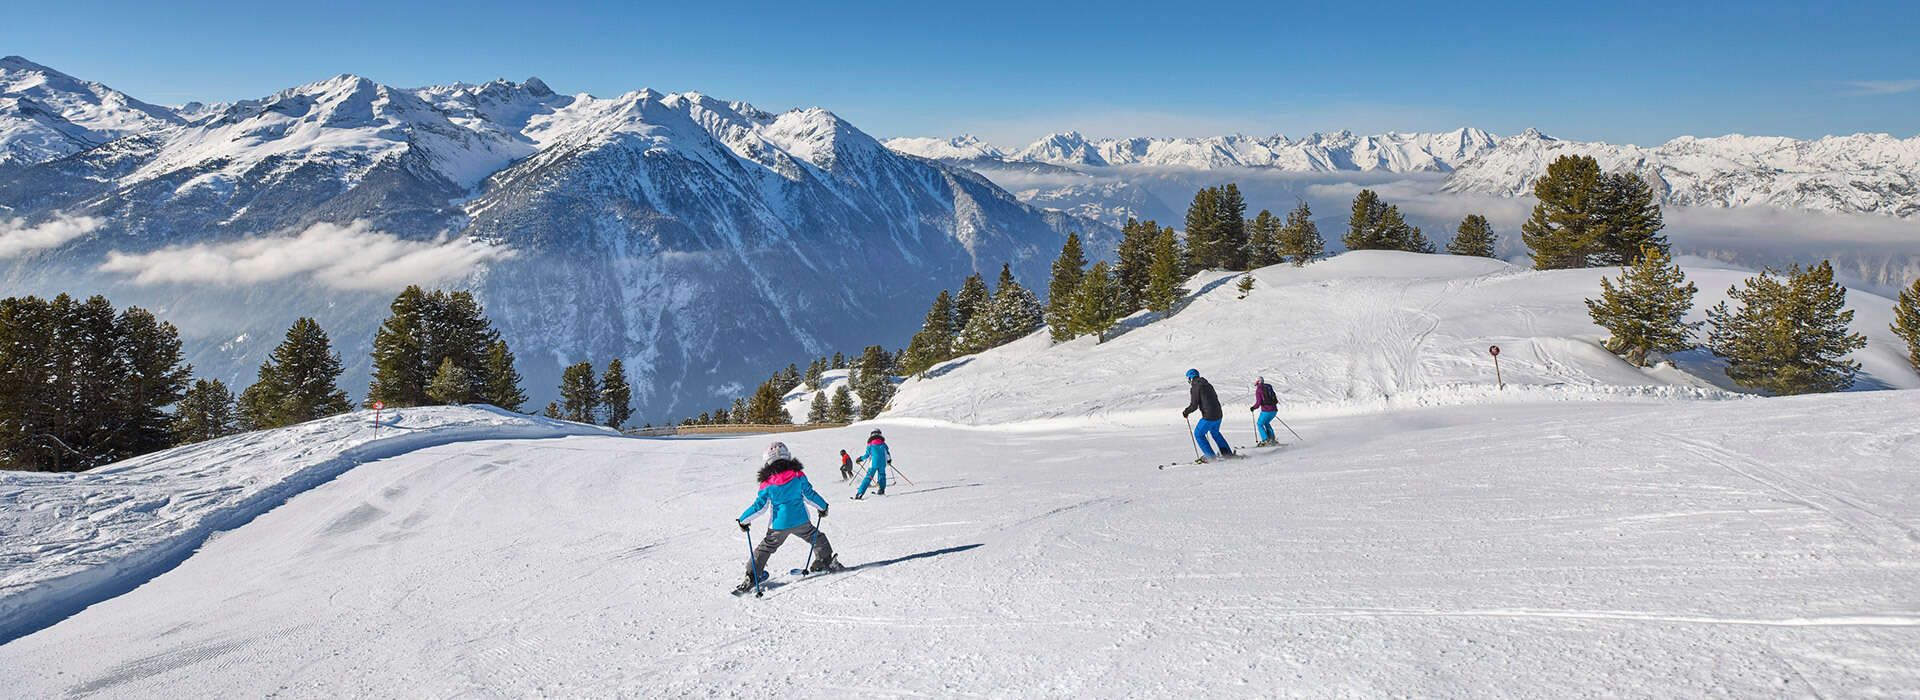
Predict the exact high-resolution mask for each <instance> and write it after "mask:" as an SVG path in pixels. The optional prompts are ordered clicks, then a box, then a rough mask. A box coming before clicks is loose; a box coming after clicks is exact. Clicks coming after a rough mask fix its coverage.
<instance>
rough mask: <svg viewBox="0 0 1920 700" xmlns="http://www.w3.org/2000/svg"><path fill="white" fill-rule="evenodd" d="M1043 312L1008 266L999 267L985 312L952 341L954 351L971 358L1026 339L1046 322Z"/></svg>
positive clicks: (969, 323) (1029, 291)
mask: <svg viewBox="0 0 1920 700" xmlns="http://www.w3.org/2000/svg"><path fill="white" fill-rule="evenodd" d="M1043 316H1044V310H1043V309H1042V308H1041V306H1040V300H1039V299H1037V298H1035V297H1034V296H1033V292H1032V291H1031V290H1029V289H1027V288H1026V287H1023V286H1021V285H1020V283H1019V282H1018V281H1016V280H1015V279H1014V278H1013V270H1012V268H1011V267H1010V266H1008V265H1004V264H1003V265H1001V266H1000V281H999V285H998V287H996V288H995V289H994V292H993V301H992V303H991V304H989V305H988V307H987V312H986V313H984V314H980V315H976V316H974V318H973V320H972V321H970V322H968V323H967V326H966V327H965V328H962V329H960V335H959V336H958V337H956V338H955V339H954V343H953V346H954V352H956V353H958V354H961V355H971V354H974V353H977V352H981V351H984V350H987V349H989V348H995V347H999V346H1001V345H1005V344H1007V343H1010V342H1013V341H1015V340H1018V339H1020V338H1024V337H1026V335H1027V334H1028V333H1032V332H1033V331H1034V330H1035V329H1037V328H1039V327H1040V326H1041V325H1043V324H1044V323H1045V321H1044V320H1043Z"/></svg>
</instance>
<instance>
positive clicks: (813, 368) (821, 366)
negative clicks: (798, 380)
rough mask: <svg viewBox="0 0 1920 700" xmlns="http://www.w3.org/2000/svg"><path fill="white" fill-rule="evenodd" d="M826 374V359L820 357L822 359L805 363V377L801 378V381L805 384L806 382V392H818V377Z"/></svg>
mask: <svg viewBox="0 0 1920 700" xmlns="http://www.w3.org/2000/svg"><path fill="white" fill-rule="evenodd" d="M826 372H827V359H826V358H824V357H822V358H817V359H815V360H814V361H812V362H808V363H807V375H806V376H805V377H803V378H802V379H803V381H805V382H806V385H807V390H809V391H819V390H820V375H822V374H826Z"/></svg>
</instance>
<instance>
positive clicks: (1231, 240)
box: [1214, 182, 1247, 270]
mask: <svg viewBox="0 0 1920 700" xmlns="http://www.w3.org/2000/svg"><path fill="white" fill-rule="evenodd" d="M1214 206H1217V207H1219V210H1218V211H1217V212H1216V213H1215V214H1214V220H1215V221H1216V222H1218V223H1217V226H1218V228H1217V229H1215V231H1217V232H1218V236H1219V246H1218V249H1217V250H1216V251H1215V252H1214V255H1215V256H1216V257H1215V262H1216V263H1217V264H1216V265H1215V266H1217V267H1222V268H1226V269H1228V270H1245V269H1247V200H1246V199H1244V198H1242V197H1241V196H1240V185H1238V184H1235V183H1231V182H1229V183H1227V185H1226V186H1225V187H1222V188H1220V194H1219V196H1218V197H1215V198H1214Z"/></svg>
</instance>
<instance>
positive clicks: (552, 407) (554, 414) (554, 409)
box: [541, 401, 560, 420]
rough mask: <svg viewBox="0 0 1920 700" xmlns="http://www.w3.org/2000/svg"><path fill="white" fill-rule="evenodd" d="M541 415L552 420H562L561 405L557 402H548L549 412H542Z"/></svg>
mask: <svg viewBox="0 0 1920 700" xmlns="http://www.w3.org/2000/svg"><path fill="white" fill-rule="evenodd" d="M541 415H544V416H546V417H548V418H552V419H554V420H560V404H559V403H557V402H553V401H548V402H547V410H545V411H543V412H541Z"/></svg>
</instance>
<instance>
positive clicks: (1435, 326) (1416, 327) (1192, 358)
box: [885, 251, 1920, 426]
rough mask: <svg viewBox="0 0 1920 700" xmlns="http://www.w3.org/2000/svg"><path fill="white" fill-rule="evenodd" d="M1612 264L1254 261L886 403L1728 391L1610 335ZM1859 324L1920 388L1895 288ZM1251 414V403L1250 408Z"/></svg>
mask: <svg viewBox="0 0 1920 700" xmlns="http://www.w3.org/2000/svg"><path fill="white" fill-rule="evenodd" d="M1686 272H1687V275H1688V278H1689V279H1690V280H1691V281H1693V282H1694V283H1696V284H1698V285H1699V287H1700V293H1699V295H1698V296H1697V297H1696V298H1695V306H1694V308H1695V311H1694V314H1693V317H1692V318H1693V319H1694V320H1701V319H1702V318H1704V309H1706V308H1707V307H1709V306H1712V305H1713V304H1716V303H1719V302H1720V301H1721V300H1722V299H1724V298H1725V293H1726V289H1727V288H1728V287H1729V286H1732V285H1734V284H1735V283H1737V282H1738V281H1739V280H1740V279H1743V278H1745V277H1746V276H1748V275H1750V274H1751V273H1747V272H1741V271H1731V270H1716V269H1706V268H1700V267H1689V268H1687V269H1686ZM1617 273H1618V271H1617V270H1611V269H1593V270H1566V271H1551V272H1536V271H1531V270H1526V269H1523V268H1520V267H1516V266H1513V265H1510V264H1507V263H1504V262H1500V261H1497V260H1489V259H1485V258H1467V257H1458V256H1432V255H1417V254H1412V253H1394V252H1384V251H1365V252H1360V253H1347V254H1344V255H1340V256H1337V257H1334V258H1331V259H1329V260H1326V261H1323V262H1319V263H1315V264H1313V265H1310V266H1307V267H1305V268H1294V267H1290V266H1277V267H1270V268H1264V269H1261V270H1258V271H1255V272H1254V273H1253V275H1254V277H1255V279H1256V280H1257V284H1256V287H1255V289H1254V291H1253V293H1252V294H1251V295H1250V296H1249V297H1248V298H1246V299H1239V298H1237V297H1238V296H1239V292H1238V290H1237V289H1235V288H1234V286H1233V285H1232V284H1231V283H1232V282H1233V281H1234V279H1235V278H1234V277H1232V276H1228V275H1225V274H1223V273H1217V272H1216V273H1203V274H1202V275H1201V276H1198V277H1196V278H1195V279H1194V280H1193V281H1192V282H1190V283H1189V284H1188V287H1189V289H1194V290H1199V291H1200V293H1198V294H1197V295H1196V296H1195V297H1194V298H1193V299H1192V300H1191V301H1190V303H1189V305H1188V306H1187V307H1186V308H1185V309H1184V310H1182V311H1180V312H1179V313H1177V314H1175V315H1174V316H1172V317H1171V318H1168V319H1165V320H1161V321H1158V322H1152V323H1145V324H1144V325H1139V324H1140V322H1142V321H1144V320H1146V319H1144V317H1142V318H1140V319H1135V320H1134V321H1132V322H1130V323H1133V324H1135V327H1133V328H1132V329H1130V330H1126V332H1123V333H1120V334H1119V335H1118V336H1117V337H1112V338H1111V339H1110V340H1108V341H1107V342H1105V343H1100V344H1095V343H1094V340H1093V339H1092V338H1090V337H1089V338H1081V339H1077V340H1074V341H1072V342H1069V343H1066V344H1063V345H1059V346H1050V343H1048V341H1047V339H1046V338H1045V336H1044V334H1037V335H1035V336H1033V337H1030V338H1027V339H1025V340H1022V341H1019V342H1016V343H1013V344H1010V345H1007V346H1005V347H1001V348H996V349H994V350H989V351H987V352H985V353H981V354H980V355H977V356H973V357H968V358H961V359H959V360H955V361H954V362H953V364H954V365H955V366H953V367H951V368H948V369H947V370H946V371H943V372H941V373H940V374H941V376H940V377H938V378H936V379H916V380H912V381H908V382H907V383H906V384H904V385H903V386H902V387H901V389H900V392H899V394H898V395H897V396H896V397H895V398H894V400H893V404H892V406H893V408H892V409H891V410H890V411H889V412H888V413H886V414H885V417H888V418H894V419H925V420H937V421H941V422H946V423H959V424H966V425H995V424H1001V423H1015V422H1022V421H1034V420H1042V419H1045V420H1055V421H1064V422H1065V423H1066V424H1068V425H1076V426H1077V425H1085V424H1087V423H1088V422H1095V423H1102V422H1108V421H1115V420H1120V421H1135V422H1137V421H1139V420H1145V419H1147V417H1151V416H1172V415H1174V413H1177V411H1178V410H1179V409H1180V408H1182V407H1184V406H1185V405H1186V397H1187V393H1186V392H1187V389H1186V383H1185V377H1184V373H1185V371H1186V370H1187V369H1188V368H1196V369H1199V370H1200V371H1201V373H1202V374H1203V375H1205V376H1206V377H1208V379H1209V381H1211V382H1212V383H1213V385H1214V387H1215V389H1216V390H1217V391H1219V392H1220V395H1221V398H1222V401H1223V402H1224V403H1225V404H1226V405H1227V406H1228V408H1229V411H1228V414H1229V416H1230V417H1234V416H1240V415H1242V414H1243V413H1245V408H1246V406H1247V405H1248V404H1249V403H1250V402H1251V398H1250V397H1251V395H1252V394H1251V391H1252V390H1251V389H1250V386H1251V385H1252V382H1253V379H1254V377H1255V376H1264V377H1266V379H1267V381H1268V383H1270V384H1272V385H1273V386H1274V390H1275V391H1276V392H1277V393H1278V395H1279V397H1280V399H1281V400H1282V401H1283V402H1284V403H1286V404H1287V405H1288V406H1289V411H1291V412H1292V413H1290V415H1297V414H1300V413H1301V412H1306V413H1307V414H1310V415H1311V414H1318V413H1327V414H1348V413H1354V412H1369V411H1379V410H1383V409H1396V408H1403V407H1417V406H1428V405H1453V404H1459V403H1487V402H1493V403H1509V402H1540V401H1596V400H1618V399H1621V398H1630V397H1695V398H1725V397H1729V396H1731V395H1730V394H1728V393H1726V392H1724V391H1722V389H1720V388H1715V387H1716V385H1725V384H1726V381H1725V379H1724V378H1723V376H1722V375H1721V374H1720V370H1719V369H1718V368H1717V366H1716V365H1715V364H1714V363H1713V361H1712V360H1711V359H1710V358H1709V357H1708V356H1705V355H1704V354H1703V353H1687V354H1684V355H1682V356H1681V357H1679V358H1677V362H1678V364H1679V365H1680V368H1679V369H1674V368H1672V367H1667V368H1656V369H1652V370H1646V371H1643V370H1640V369H1636V368H1634V367H1632V366H1631V365H1628V364H1627V363H1626V362H1624V361H1622V360H1620V359H1619V358H1617V357H1614V356H1613V355H1612V354H1610V353H1608V352H1607V351H1606V350H1604V349H1602V348H1601V347H1600V345H1599V343H1600V341H1601V340H1603V339H1604V338H1605V331H1604V330H1602V329H1601V328H1599V327H1597V326H1594V325H1593V322H1592V319H1590V318H1589V317H1588V315H1587V311H1586V308H1585V306H1584V305H1583V304H1582V303H1581V301H1582V300H1583V299H1585V298H1587V297H1591V296H1594V295H1595V294H1597V290H1598V289H1599V280H1600V278H1601V277H1602V276H1612V275H1616V274H1617ZM1848 305H1849V307H1850V308H1852V309H1854V310H1855V312H1856V316H1855V318H1854V322H1853V329H1854V330H1855V331H1857V332H1860V333H1863V334H1865V335H1866V336H1867V337H1868V339H1869V341H1870V345H1869V346H1868V347H1867V348H1866V349H1863V350H1861V351H1858V352H1856V353H1855V354H1854V359H1856V360H1858V361H1860V362H1861V364H1862V365H1863V367H1864V370H1863V371H1862V373H1861V379H1860V384H1859V385H1860V387H1861V388H1873V387H1899V388H1920V374H1916V373H1915V372H1914V370H1913V369H1912V368H1911V366H1909V365H1908V364H1907V363H1906V360H1905V346H1904V345H1903V344H1902V342H1901V341H1900V340H1899V339H1898V338H1895V337H1893V335H1892V334H1891V333H1890V332H1889V331H1888V330H1887V325H1888V324H1889V323H1890V322H1891V316H1892V308H1893V302H1892V300H1889V299H1886V298H1884V297H1879V296H1875V295H1872V294H1866V293H1863V292H1859V291H1854V292H1851V293H1850V294H1849V296H1848ZM1494 344H1498V345H1500V346H1501V348H1502V350H1503V351H1504V352H1503V354H1502V355H1501V369H1502V371H1503V375H1504V380H1505V383H1506V385H1507V388H1506V390H1504V391H1500V390H1496V389H1495V388H1494V376H1493V365H1492V362H1491V360H1490V358H1489V357H1488V356H1487V354H1486V349H1487V347H1488V346H1489V345H1494ZM1236 420H1237V419H1236Z"/></svg>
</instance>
